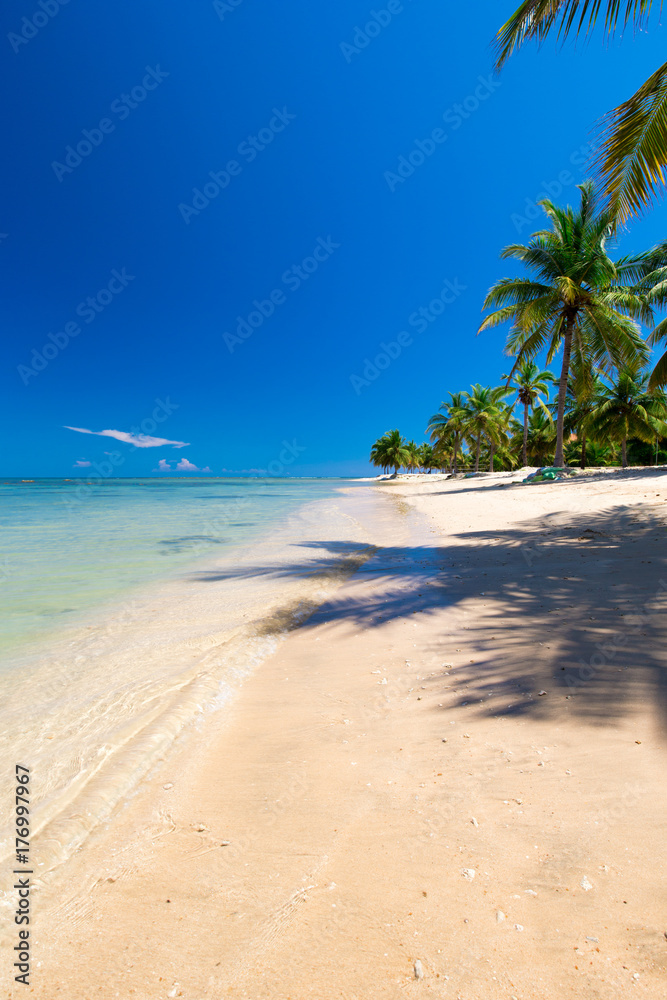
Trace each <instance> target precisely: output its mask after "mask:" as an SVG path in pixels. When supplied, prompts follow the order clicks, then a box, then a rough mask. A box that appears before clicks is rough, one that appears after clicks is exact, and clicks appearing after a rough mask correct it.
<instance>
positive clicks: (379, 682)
mask: <svg viewBox="0 0 667 1000" xmlns="http://www.w3.org/2000/svg"><path fill="white" fill-rule="evenodd" d="M387 683H388V682H387V678H386V677H383V678H382V680H381V681H378V684H387Z"/></svg>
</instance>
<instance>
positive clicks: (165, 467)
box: [153, 458, 171, 472]
mask: <svg viewBox="0 0 667 1000" xmlns="http://www.w3.org/2000/svg"><path fill="white" fill-rule="evenodd" d="M153 472H171V466H170V464H169V462H168V461H167V459H166V458H161V459H160V461H159V462H158V464H157V469H153Z"/></svg>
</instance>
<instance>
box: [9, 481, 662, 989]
mask: <svg viewBox="0 0 667 1000" xmlns="http://www.w3.org/2000/svg"><path fill="white" fill-rule="evenodd" d="M361 489H363V488H361ZM367 490H368V491H369V492H370V491H374V493H373V500H372V501H369V502H372V503H374V504H375V505H376V514H375V517H374V522H373V533H374V539H373V541H374V543H375V545H376V546H377V550H376V551H375V553H374V554H373V555H372V556H371V557H370V558H369V559H368V560H367V561H366V562H365V563H363V565H362V566H361V568H360V569H359V570H358V571H357V572H356V573H355V574H354V575H353V576H351V577H349V578H348V579H347V580H346V581H345V582H343V583H342V584H341V585H340V586H339V587H338V589H337V590H335V592H334V593H333V594H332V595H331V596H330V597H329V599H328V600H327V601H326V603H324V604H323V605H321V606H320V608H319V609H318V610H317V611H316V612H315V614H314V615H313V616H312V617H311V618H310V619H309V621H308V622H307V623H306V624H305V625H302V626H301V627H299V628H298V629H296V630H294V631H292V632H291V633H290V635H289V637H288V638H287V639H286V640H285V641H284V642H282V643H281V644H280V645H279V648H278V649H277V651H276V652H275V653H274V654H273V655H272V656H270V657H268V658H267V659H266V660H265V661H264V662H263V663H261V664H260V665H259V666H258V668H257V670H256V671H255V672H254V674H252V676H250V677H249V678H248V679H247V680H246V681H245V682H244V684H243V687H242V690H241V692H240V694H239V696H238V697H237V699H236V701H235V702H234V703H233V705H232V706H231V709H230V710H229V711H227V712H225V713H222V712H217V713H210V714H209V715H208V716H207V717H206V720H205V722H204V723H202V724H201V725H200V726H199V728H196V727H192V728H191V730H190V731H189V732H188V733H186V734H184V735H183V736H182V737H181V738H180V739H179V740H178V741H176V742H175V744H174V745H173V749H172V751H171V752H170V753H169V754H167V755H165V758H164V759H163V760H162V761H161V762H159V763H158V764H157V765H156V766H155V767H154V768H153V770H152V771H151V773H150V775H149V776H148V778H147V779H146V780H145V781H144V782H143V784H142V787H141V790H140V791H139V792H137V793H136V794H135V795H134V796H133V797H132V798H131V799H130V800H129V801H127V802H126V803H125V804H124V806H123V807H121V808H118V809H117V810H116V812H115V813H114V815H113V816H112V817H111V820H110V821H109V822H108V823H107V824H106V825H105V826H104V827H102V828H98V829H97V830H96V831H95V832H94V834H92V835H91V837H90V838H89V839H88V841H87V842H86V843H85V845H84V846H83V848H82V849H81V850H79V851H78V852H77V853H76V854H75V855H74V856H73V857H72V858H70V859H69V861H68V862H67V863H66V864H65V865H63V866H61V868H60V869H59V871H58V873H57V877H56V878H55V879H54V880H53V881H52V882H51V883H50V884H49V885H47V886H46V887H45V888H44V889H43V890H41V892H39V893H37V894H36V896H35V900H34V906H35V912H36V913H37V914H38V917H37V922H36V924H35V927H34V934H35V937H36V943H35V964H34V966H33V975H32V985H31V988H30V989H29V990H28V989H26V988H25V987H23V986H20V985H19V986H13V987H10V989H9V994H8V995H9V996H11V997H23V996H25V995H28V994H29V995H31V996H33V995H34V996H36V997H39V998H44V1000H54V998H57V997H59V996H62V997H67V998H68V1000H83V998H86V1000H91V998H95V997H100V998H105V1000H106V998H114V997H121V998H123V1000H126V998H128V997H137V998H146V1000H158V998H159V1000H163V998H164V1000H166V998H168V997H181V996H182V997H184V998H187V1000H201V998H204V997H211V998H215V1000H217V998H221V997H230V998H242V997H247V998H252V1000H260V998H261V1000H264V998H266V1000H278V998H280V1000H288V998H289V1000H305V998H316V1000H329V998H346V1000H353V998H354V1000H362V998H363V1000H375V998H378V1000H379V998H393V997H396V998H399V997H412V996H418V995H419V994H422V995H428V996H434V997H451V998H460V1000H511V998H513V997H514V998H517V1000H536V998H540V1000H542V998H544V1000H547V998H548V1000H556V998H558V1000H562V998H563V997H575V998H596V1000H597V998H600V1000H607V998H626V997H627V996H636V997H646V998H655V1000H658V998H663V997H664V996H665V994H666V992H667V975H666V966H667V938H666V932H667V917H666V916H665V851H664V830H665V823H666V822H667V798H666V796H665V774H666V768H665V761H666V760H667V734H666V733H665V725H666V724H667V669H666V668H665V664H664V655H665V654H664V651H665V648H666V642H665V639H666V634H665V633H666V632H667V617H666V616H665V614H664V611H665V608H666V607H667V567H666V565H665V563H666V560H665V528H666V526H667V472H665V471H664V470H662V471H660V470H658V471H655V472H653V471H650V470H649V471H644V472H634V471H629V472H627V473H621V472H615V473H613V474H612V473H605V474H600V475H592V476H588V477H577V478H576V479H573V480H571V481H568V482H563V483H556V484H544V485H535V486H518V485H512V484H511V482H510V481H509V478H508V477H502V476H495V477H480V478H479V479H465V480H456V481H445V480H443V479H440V478H433V479H432V480H429V477H421V478H420V479H418V480H415V481H413V482H404V481H400V480H399V481H397V482H389V483H386V484H383V485H369V486H368V487H367ZM331 544H332V545H337V546H338V548H337V550H336V551H338V552H342V553H344V552H345V551H346V549H345V546H346V545H347V544H350V545H352V544H354V545H355V546H356V547H357V549H358V542H355V543H351V542H348V539H346V538H345V537H341V538H340V540H339V541H338V542H335V543H331ZM38 847H39V845H38V844H37V845H36V849H38ZM3 964H4V965H5V969H6V968H7V953H6V952H5V953H4V954H3ZM415 965H416V968H417V975H418V976H421V978H417V977H416V973H415ZM425 991H428V992H425Z"/></svg>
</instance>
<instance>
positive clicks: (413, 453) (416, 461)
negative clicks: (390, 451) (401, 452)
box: [405, 441, 422, 472]
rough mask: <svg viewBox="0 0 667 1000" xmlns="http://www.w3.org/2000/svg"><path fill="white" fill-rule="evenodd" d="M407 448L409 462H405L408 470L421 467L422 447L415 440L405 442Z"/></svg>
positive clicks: (411, 470)
mask: <svg viewBox="0 0 667 1000" xmlns="http://www.w3.org/2000/svg"><path fill="white" fill-rule="evenodd" d="M405 450H406V452H407V456H408V458H407V462H406V463H405V464H406V465H407V468H408V472H414V471H415V469H419V468H421V464H422V462H421V459H422V455H421V448H420V447H419V445H418V444H417V443H416V442H415V441H407V442H406V444H405Z"/></svg>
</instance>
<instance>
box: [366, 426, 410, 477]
mask: <svg viewBox="0 0 667 1000" xmlns="http://www.w3.org/2000/svg"><path fill="white" fill-rule="evenodd" d="M409 460H410V455H409V453H408V450H407V448H406V446H405V441H404V439H403V438H402V437H401V434H400V432H399V431H387V433H386V434H383V435H382V437H381V438H378V440H377V441H376V442H375V444H374V445H373V447H372V448H371V462H372V463H373V465H377V466H380V467H381V468H382V469H391V468H393V470H394V475H398V470H399V469H400V467H401V466H402V465H407V464H408V461H409Z"/></svg>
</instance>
